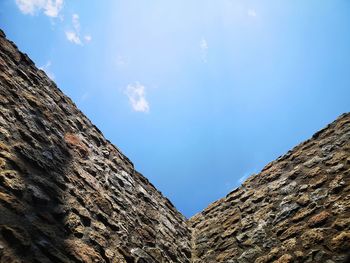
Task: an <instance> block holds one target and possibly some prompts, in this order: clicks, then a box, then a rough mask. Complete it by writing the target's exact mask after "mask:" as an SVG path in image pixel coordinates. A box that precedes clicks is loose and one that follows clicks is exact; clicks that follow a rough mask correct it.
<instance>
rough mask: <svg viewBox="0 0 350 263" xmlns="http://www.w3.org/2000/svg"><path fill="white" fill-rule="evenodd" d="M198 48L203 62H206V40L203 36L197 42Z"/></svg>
mask: <svg viewBox="0 0 350 263" xmlns="http://www.w3.org/2000/svg"><path fill="white" fill-rule="evenodd" d="M199 48H200V50H201V54H202V60H203V61H204V62H207V55H208V48H209V46H208V42H207V40H206V39H205V38H202V39H201V41H200V42H199Z"/></svg>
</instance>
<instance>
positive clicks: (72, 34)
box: [65, 14, 92, 45]
mask: <svg viewBox="0 0 350 263" xmlns="http://www.w3.org/2000/svg"><path fill="white" fill-rule="evenodd" d="M72 25H73V29H71V30H67V31H66V32H65V33H66V37H67V39H68V40H69V41H70V42H72V43H74V44H77V45H82V44H83V41H82V39H81V37H80V21H79V15H78V14H73V15H72ZM83 40H84V41H85V43H89V42H90V41H91V40H92V36H91V35H85V36H84V38H83Z"/></svg>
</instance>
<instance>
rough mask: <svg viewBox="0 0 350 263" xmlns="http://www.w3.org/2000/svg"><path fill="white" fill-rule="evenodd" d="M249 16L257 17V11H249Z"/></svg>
mask: <svg viewBox="0 0 350 263" xmlns="http://www.w3.org/2000/svg"><path fill="white" fill-rule="evenodd" d="M247 14H248V16H251V17H256V11H255V10H254V9H249V10H248V12H247Z"/></svg>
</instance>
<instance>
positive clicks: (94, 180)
mask: <svg viewBox="0 0 350 263" xmlns="http://www.w3.org/2000/svg"><path fill="white" fill-rule="evenodd" d="M189 240H190V232H189V230H188V227H187V226H186V222H185V218H184V217H183V216H182V215H181V214H180V213H179V212H178V211H177V210H176V209H175V208H174V206H173V205H172V204H171V202H170V201H169V200H168V199H166V198H165V197H163V196H162V194H161V193H160V192H159V191H157V190H156V189H155V188H154V186H153V185H152V184H151V183H150V182H149V181H148V180H147V179H146V178H145V177H143V176H142V175H141V174H139V173H138V172H137V171H135V169H134V167H133V164H132V163H131V162H130V161H129V160H128V158H126V157H125V156H124V155H123V154H122V153H121V152H120V151H119V150H118V149H117V148H116V147H115V146H113V145H112V144H111V143H110V142H109V141H107V140H106V139H105V138H104V137H103V135H102V134H101V132H100V131H99V130H98V129H97V128H96V127H95V126H94V125H93V124H92V123H91V122H90V121H89V120H88V119H87V118H86V117H85V116H84V115H83V114H82V113H81V112H80V111H79V110H78V109H77V107H76V106H75V105H74V104H73V102H72V101H71V100H70V99H69V98H67V97H66V96H65V95H64V94H63V93H62V92H61V91H60V90H59V89H58V88H57V87H56V85H55V84H54V83H53V82H52V81H51V80H50V79H49V78H48V77H47V76H46V75H45V73H44V72H43V71H41V70H38V69H37V68H36V67H35V66H34V64H33V62H32V61H31V60H30V59H29V58H28V57H27V56H26V55H25V54H22V53H20V52H19V51H18V50H17V48H16V46H15V45H14V44H13V43H11V42H9V41H8V40H6V39H5V35H4V34H3V33H2V32H1V33H0V262H140V263H141V262H190V256H191V251H190V241H189Z"/></svg>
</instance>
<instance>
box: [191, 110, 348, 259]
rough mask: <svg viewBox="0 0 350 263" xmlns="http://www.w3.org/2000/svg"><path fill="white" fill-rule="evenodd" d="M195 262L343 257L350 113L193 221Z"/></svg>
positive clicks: (346, 226)
mask: <svg viewBox="0 0 350 263" xmlns="http://www.w3.org/2000/svg"><path fill="white" fill-rule="evenodd" d="M189 224H190V225H191V227H192V245H193V254H192V257H193V262H227V263H229V262H230V263H250V262H255V263H265V262H276V263H277V262H279V263H288V262H327V263H334V262H345V261H346V253H349V252H350V114H344V115H342V116H341V117H340V118H338V119H337V120H336V121H335V122H334V123H332V124H330V125H329V126H328V127H326V128H325V129H323V130H321V131H320V132H318V133H316V134H315V135H314V136H313V137H312V138H311V139H310V140H308V141H306V142H304V143H302V144H300V145H298V146H297V147H295V148H294V149H293V150H291V151H289V152H288V153H287V154H286V155H284V156H282V157H280V158H279V159H277V160H276V161H273V162H271V163H270V164H268V165H267V166H266V167H265V168H264V169H263V170H262V171H261V173H259V174H257V175H253V176H251V177H250V178H249V179H248V180H247V181H245V182H244V184H243V185H242V186H241V187H239V188H237V189H236V190H234V191H232V192H231V193H229V194H228V195H227V196H226V197H225V198H223V199H220V200H218V201H216V202H214V203H213V204H211V205H210V206H209V207H208V208H206V209H205V210H204V211H203V212H201V213H199V214H197V215H195V216H194V217H193V218H191V219H190V221H189Z"/></svg>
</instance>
